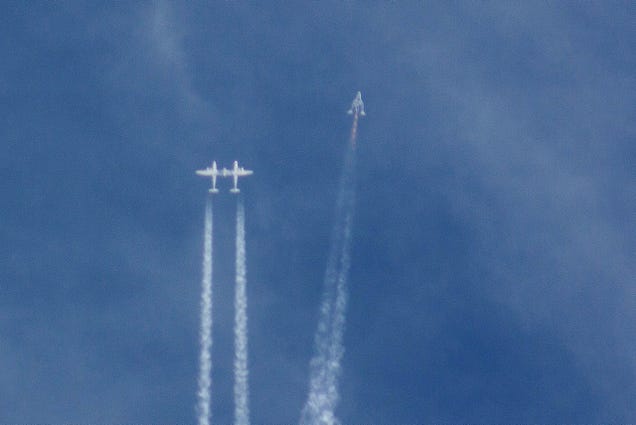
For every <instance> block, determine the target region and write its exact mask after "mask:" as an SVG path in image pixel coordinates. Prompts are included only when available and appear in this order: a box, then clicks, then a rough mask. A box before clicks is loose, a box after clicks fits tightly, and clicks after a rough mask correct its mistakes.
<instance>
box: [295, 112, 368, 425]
mask: <svg viewBox="0 0 636 425" xmlns="http://www.w3.org/2000/svg"><path fill="white" fill-rule="evenodd" d="M357 118H358V114H357V111H356V113H355V114H354V118H353V126H352V128H351V139H350V144H349V147H348V148H347V153H346V157H345V165H344V170H343V173H342V176H341V179H340V187H339V190H338V200H337V203H336V217H335V225H334V228H333V233H332V236H331V245H330V249H329V257H328V259H327V267H326V271H325V280H324V289H323V295H322V301H321V306H320V312H319V319H318V329H317V331H316V335H315V341H314V344H315V348H314V350H315V351H314V356H313V357H312V359H311V362H310V382H309V395H308V397H307V401H306V403H305V406H304V407H303V410H302V413H301V418H300V424H302V425H305V424H321V425H322V424H325V425H327V424H337V423H339V421H338V420H337V418H336V417H335V409H336V406H337V404H338V399H339V394H338V378H339V375H340V368H341V360H342V356H343V354H344V344H343V337H344V329H345V321H346V308H347V298H348V288H347V284H348V280H347V276H348V272H349V266H350V251H351V230H352V224H353V213H354V198H355V178H354V177H355V142H356V129H357V122H358V120H357Z"/></svg>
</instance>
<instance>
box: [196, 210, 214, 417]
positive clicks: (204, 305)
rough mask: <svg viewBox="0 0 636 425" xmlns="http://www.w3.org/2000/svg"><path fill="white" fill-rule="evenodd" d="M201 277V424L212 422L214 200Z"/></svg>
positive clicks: (205, 234) (208, 212) (207, 217)
mask: <svg viewBox="0 0 636 425" xmlns="http://www.w3.org/2000/svg"><path fill="white" fill-rule="evenodd" d="M202 269H203V270H202V275H203V277H202V279H201V329H200V331H199V339H200V344H201V352H200V354H199V379H198V391H197V398H198V403H197V412H198V415H199V417H198V423H199V425H209V423H210V404H211V400H210V386H211V372H212V353H211V350H212V200H211V199H208V200H207V202H206V204H205V226H204V230H203V266H202Z"/></svg>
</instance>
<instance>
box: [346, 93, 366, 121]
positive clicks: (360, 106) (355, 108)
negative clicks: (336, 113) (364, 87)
mask: <svg viewBox="0 0 636 425" xmlns="http://www.w3.org/2000/svg"><path fill="white" fill-rule="evenodd" d="M354 112H355V114H356V115H358V114H360V115H362V116H365V115H366V114H365V113H364V102H363V101H362V93H360V92H358V94H356V98H355V99H353V102H351V109H349V110H348V111H347V114H349V115H351V114H353V113H354Z"/></svg>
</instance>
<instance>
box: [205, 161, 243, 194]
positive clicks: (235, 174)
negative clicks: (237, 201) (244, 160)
mask: <svg viewBox="0 0 636 425" xmlns="http://www.w3.org/2000/svg"><path fill="white" fill-rule="evenodd" d="M196 173H197V174H198V175H200V176H205V177H211V178H212V187H211V188H210V190H209V192H210V193H219V189H217V188H216V178H217V177H232V178H233V179H234V187H233V188H232V189H230V192H231V193H239V192H240V190H239V188H238V178H239V177H245V176H249V175H250V174H254V171H252V170H246V169H245V168H243V167H239V165H238V161H234V166H233V167H232V169H230V170H228V169H227V168H223V169H221V170H219V169H218V168H217V166H216V161H212V167H208V168H206V169H205V170H197V171H196Z"/></svg>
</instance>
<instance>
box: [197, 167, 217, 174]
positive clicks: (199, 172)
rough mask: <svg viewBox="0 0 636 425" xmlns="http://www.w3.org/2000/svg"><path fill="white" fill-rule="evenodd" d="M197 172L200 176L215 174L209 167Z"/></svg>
mask: <svg viewBox="0 0 636 425" xmlns="http://www.w3.org/2000/svg"><path fill="white" fill-rule="evenodd" d="M196 173H197V175H199V176H212V175H213V174H214V173H213V172H212V170H211V169H209V168H206V169H205V170H197V171H196Z"/></svg>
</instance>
